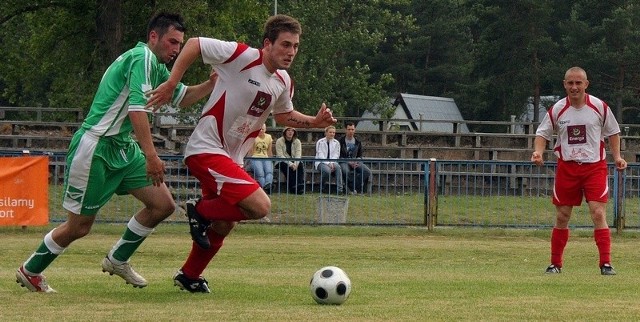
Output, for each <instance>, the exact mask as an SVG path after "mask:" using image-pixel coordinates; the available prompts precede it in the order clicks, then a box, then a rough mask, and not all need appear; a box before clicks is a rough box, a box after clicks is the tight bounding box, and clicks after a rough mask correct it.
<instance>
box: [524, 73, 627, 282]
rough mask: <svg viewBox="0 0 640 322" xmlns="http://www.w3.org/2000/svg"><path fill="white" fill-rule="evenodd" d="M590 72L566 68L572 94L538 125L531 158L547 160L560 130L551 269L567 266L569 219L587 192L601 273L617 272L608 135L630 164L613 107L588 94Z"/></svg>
mask: <svg viewBox="0 0 640 322" xmlns="http://www.w3.org/2000/svg"><path fill="white" fill-rule="evenodd" d="M588 86H589V81H588V80H587V73H586V72H585V71H584V70H583V69H582V68H580V67H572V68H570V69H569V70H567V72H566V73H565V76H564V89H565V90H566V92H567V97H565V98H563V99H561V100H560V101H558V102H557V103H555V104H554V105H553V106H552V107H551V108H550V109H549V111H548V112H547V114H546V116H545V117H544V119H543V120H542V122H541V123H540V126H538V129H537V131H536V138H535V143H534V145H535V151H533V154H532V155H531V161H532V162H533V163H535V164H536V165H539V166H540V165H542V164H543V163H544V160H543V157H542V156H543V153H544V150H545V146H546V145H547V142H548V141H550V140H551V139H552V135H553V133H554V132H555V133H556V135H557V138H556V143H555V146H554V149H553V150H554V154H555V155H556V156H557V159H558V164H557V168H556V176H555V182H554V187H553V204H554V205H555V206H556V222H555V225H554V227H553V231H552V233H551V265H549V267H547V269H546V273H549V274H557V273H560V272H562V264H563V258H562V256H563V253H564V248H565V246H566V244H567V241H568V240H569V219H570V218H571V212H572V210H573V207H574V206H580V204H581V203H582V198H583V197H584V198H585V199H586V201H587V203H588V205H589V214H590V215H591V220H592V221H593V225H594V231H593V237H594V240H595V243H596V246H597V247H598V252H599V254H600V261H599V266H600V273H601V274H602V275H615V274H616V272H615V270H614V269H613V267H612V266H611V232H610V230H609V226H608V224H607V216H606V203H607V200H608V193H609V186H608V181H607V162H606V152H605V138H608V141H609V147H610V149H611V153H612V156H613V160H614V162H615V165H616V168H617V169H618V170H623V169H625V168H626V167H627V162H626V161H625V160H624V159H623V158H622V156H621V154H620V127H619V125H618V122H617V121H616V119H615V117H614V115H613V113H612V112H611V109H610V108H609V106H607V104H606V103H605V102H604V101H602V100H600V99H598V98H597V97H594V96H591V95H589V94H587V93H586V92H585V91H586V89H587V87H588Z"/></svg>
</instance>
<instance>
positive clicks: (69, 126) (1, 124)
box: [0, 120, 82, 134]
mask: <svg viewBox="0 0 640 322" xmlns="http://www.w3.org/2000/svg"><path fill="white" fill-rule="evenodd" d="M81 125H82V123H81V122H55V121H54V122H41V121H14V120H0V129H8V127H11V133H10V134H20V132H21V129H22V128H27V129H34V130H37V131H43V130H48V129H52V128H55V129H56V130H62V131H65V132H71V133H73V132H75V131H76V130H77V129H78V128H80V126H81ZM6 132H8V131H5V132H2V133H3V134H9V133H6Z"/></svg>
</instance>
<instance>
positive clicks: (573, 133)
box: [567, 125, 587, 144]
mask: <svg viewBox="0 0 640 322" xmlns="http://www.w3.org/2000/svg"><path fill="white" fill-rule="evenodd" d="M567 134H568V139H569V141H568V142H567V143H569V144H584V143H587V126H586V125H570V126H568V127H567Z"/></svg>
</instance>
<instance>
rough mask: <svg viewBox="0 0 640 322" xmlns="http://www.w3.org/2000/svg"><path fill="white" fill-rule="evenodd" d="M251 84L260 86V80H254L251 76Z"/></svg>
mask: <svg viewBox="0 0 640 322" xmlns="http://www.w3.org/2000/svg"><path fill="white" fill-rule="evenodd" d="M249 84H251V85H256V86H258V87H259V86H260V82H258V81H254V80H253V79H251V78H249Z"/></svg>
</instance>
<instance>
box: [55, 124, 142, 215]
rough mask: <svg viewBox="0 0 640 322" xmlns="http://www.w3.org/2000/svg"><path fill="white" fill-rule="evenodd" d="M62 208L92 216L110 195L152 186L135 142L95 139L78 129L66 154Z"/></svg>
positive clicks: (106, 138) (104, 138)
mask: <svg viewBox="0 0 640 322" xmlns="http://www.w3.org/2000/svg"><path fill="white" fill-rule="evenodd" d="M64 179H65V180H64V196H63V201H62V205H63V207H64V208H65V209H66V210H68V211H70V212H73V213H75V214H82V215H90V216H93V215H95V214H97V213H98V210H100V208H102V206H104V205H105V204H106V203H107V201H109V199H111V197H113V194H114V193H115V194H118V195H124V194H128V192H129V191H131V190H134V189H139V188H143V187H146V186H149V185H152V184H153V183H152V182H151V181H150V180H149V179H148V178H147V161H146V159H145V156H144V154H143V153H142V150H140V147H139V146H138V143H136V142H135V141H133V139H131V140H130V141H126V142H123V141H118V140H114V139H112V138H109V137H102V138H98V137H95V136H93V135H91V134H88V133H85V132H84V131H83V130H79V131H78V132H76V134H75V135H74V136H73V139H72V140H71V144H70V145H69V153H68V155H67V171H66V172H65V178H64Z"/></svg>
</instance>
